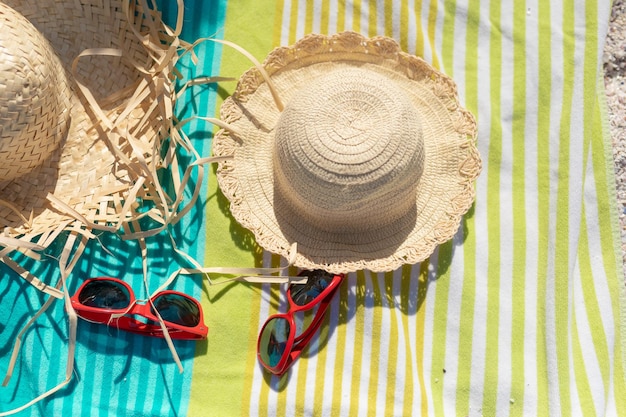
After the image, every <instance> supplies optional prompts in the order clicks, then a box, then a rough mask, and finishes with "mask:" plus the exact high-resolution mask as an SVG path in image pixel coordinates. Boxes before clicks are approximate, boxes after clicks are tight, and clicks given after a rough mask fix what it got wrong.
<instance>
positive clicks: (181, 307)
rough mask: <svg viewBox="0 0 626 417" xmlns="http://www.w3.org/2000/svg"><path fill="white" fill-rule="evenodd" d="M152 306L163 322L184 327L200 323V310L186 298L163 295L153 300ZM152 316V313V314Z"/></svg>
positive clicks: (175, 295) (176, 295)
mask: <svg viewBox="0 0 626 417" xmlns="http://www.w3.org/2000/svg"><path fill="white" fill-rule="evenodd" d="M153 302H154V306H155V307H156V309H157V311H158V312H159V314H160V315H161V317H162V318H163V320H165V321H169V322H170V323H175V324H179V325H181V326H186V327H195V326H197V325H198V324H199V323H200V309H199V308H198V305H197V304H196V303H195V302H193V301H192V300H191V299H189V298H188V297H183V296H182V295H179V294H163V295H159V296H158V297H157V298H155V299H154V300H153ZM152 313H153V314H154V311H153V312H152Z"/></svg>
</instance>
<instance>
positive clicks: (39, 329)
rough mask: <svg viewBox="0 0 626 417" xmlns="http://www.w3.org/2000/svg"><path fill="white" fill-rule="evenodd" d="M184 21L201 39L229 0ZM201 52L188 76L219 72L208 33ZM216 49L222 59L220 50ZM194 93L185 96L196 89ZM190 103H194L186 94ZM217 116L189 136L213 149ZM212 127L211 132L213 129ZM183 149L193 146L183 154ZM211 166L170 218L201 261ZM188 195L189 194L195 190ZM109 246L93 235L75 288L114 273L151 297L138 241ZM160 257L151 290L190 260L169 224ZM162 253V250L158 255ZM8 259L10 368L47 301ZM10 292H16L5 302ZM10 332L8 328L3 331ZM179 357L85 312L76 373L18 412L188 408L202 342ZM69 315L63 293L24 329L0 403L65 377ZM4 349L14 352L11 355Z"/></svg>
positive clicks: (157, 243) (205, 96)
mask: <svg viewBox="0 0 626 417" xmlns="http://www.w3.org/2000/svg"><path fill="white" fill-rule="evenodd" d="M185 9H186V14H185V26H184V28H183V33H182V36H181V37H182V38H183V39H185V40H187V41H193V40H195V39H196V38H198V37H207V36H211V35H214V34H216V33H218V34H219V33H220V32H221V29H222V27H223V24H224V23H223V22H224V12H225V9H226V7H225V1H222V0H220V1H215V2H210V3H209V2H205V1H202V0H186V1H185ZM159 10H161V11H162V12H163V16H164V19H165V20H166V21H168V22H174V21H175V17H176V16H175V15H176V1H174V0H161V1H160V2H159ZM196 51H197V53H198V56H199V57H201V60H200V61H199V62H198V65H197V66H196V67H195V68H193V66H191V65H189V60H188V59H186V60H183V61H182V62H180V64H179V66H178V67H179V68H180V70H181V72H183V74H184V76H185V77H186V78H189V77H193V76H202V75H216V74H218V72H219V64H220V62H219V57H220V56H221V48H220V47H219V45H214V44H213V43H210V42H207V43H205V44H203V45H202V46H200V47H199V48H198V49H196ZM214 57H215V59H214ZM193 92H194V93H196V94H195V95H194V103H195V105H194V106H191V105H179V106H178V107H177V109H176V112H177V116H178V117H179V118H184V117H189V116H191V115H200V116H206V115H210V116H213V115H214V114H215V105H216V90H215V88H198V89H194V91H193ZM189 97H190V96H187V97H184V99H188V98H189ZM185 104H188V103H185ZM211 130H212V127H211V126H204V124H203V123H196V124H195V125H194V124H193V123H192V124H191V125H190V126H188V128H187V131H188V132H191V131H193V132H203V133H200V134H195V135H194V136H192V137H191V139H192V141H193V143H194V146H195V147H196V149H197V151H198V152H199V153H200V154H201V155H203V156H208V154H209V152H210V132H211ZM205 131H206V132H208V133H206V132H205ZM182 156H185V155H184V154H183V155H182ZM210 170H211V167H207V168H206V169H205V179H204V181H205V184H204V187H203V192H202V194H201V196H200V198H199V202H200V203H198V204H197V206H196V207H194V208H193V210H192V211H191V212H190V214H189V215H188V216H187V217H186V218H185V219H183V221H182V222H181V223H180V224H179V225H176V226H174V227H173V228H172V233H173V235H174V236H175V237H176V241H177V244H178V245H179V248H180V249H181V250H183V251H186V252H187V253H188V254H190V255H191V256H192V257H194V258H195V259H196V260H198V262H200V263H203V255H204V253H205V244H206V243H205V239H204V234H203V233H201V234H199V235H198V234H196V231H197V230H204V227H205V225H204V221H203V219H204V216H202V215H198V213H203V211H204V206H203V202H204V201H205V200H206V198H207V196H206V189H207V187H206V178H207V177H208V175H209V173H210ZM189 195H190V194H189ZM100 240H101V241H102V244H103V246H104V247H105V248H106V249H107V250H108V251H110V252H112V253H114V256H111V255H109V254H108V253H106V252H105V251H104V250H102V248H101V247H100V244H99V243H98V242H96V241H93V242H90V243H89V245H88V248H87V250H86V252H85V254H84V258H83V259H82V261H81V262H80V263H79V265H77V267H76V269H75V270H74V272H73V274H72V275H71V276H70V277H69V280H68V285H69V291H70V293H72V294H73V292H74V291H75V290H76V289H77V288H78V286H79V285H80V284H81V283H82V281H83V280H84V279H85V278H87V277H91V276H98V275H110V276H115V277H120V278H122V279H125V280H127V281H128V282H129V283H130V285H131V287H132V288H133V290H134V291H135V294H136V296H137V297H138V298H145V297H146V292H145V290H144V284H143V277H142V268H141V258H140V252H139V248H138V246H137V244H136V243H135V242H122V241H121V240H120V239H119V238H117V237H113V236H109V235H101V236H100ZM148 245H149V252H150V253H151V254H152V256H153V259H151V260H150V261H149V266H148V271H149V284H150V287H151V288H150V290H154V289H156V287H157V286H158V285H160V284H161V283H162V282H163V281H164V280H165V279H166V278H167V276H168V275H169V274H170V273H171V272H172V271H173V270H175V269H177V268H178V267H179V263H181V264H183V265H185V263H184V261H183V260H182V259H179V258H178V257H177V255H176V254H175V253H174V251H173V249H172V247H171V243H170V239H169V237H168V236H167V235H166V234H161V235H159V236H156V237H155V238H151V239H150V240H149V242H148ZM157 255H158V256H157ZM5 268H6V267H5V266H4V265H0V274H1V276H2V277H3V279H2V280H0V306H2V309H0V313H1V314H2V315H3V316H4V317H5V318H7V317H12V318H11V320H10V321H7V322H5V321H4V320H3V321H2V322H1V324H2V326H3V327H2V328H1V329H0V330H1V331H2V341H3V343H6V346H5V345H1V346H0V358H2V365H3V367H2V371H4V370H5V369H6V368H5V364H6V363H8V356H9V355H10V352H11V348H12V337H11V335H12V336H13V337H14V336H15V335H17V332H19V330H20V328H21V326H22V325H23V324H24V323H25V322H26V320H28V318H29V317H30V316H31V315H32V314H34V312H36V311H37V310H38V309H39V307H40V306H41V305H42V304H43V301H44V300H43V299H42V298H41V295H40V294H39V293H37V292H36V291H34V290H33V289H32V288H31V287H30V286H29V285H28V284H26V283H25V282H24V281H23V280H20V279H17V278H14V277H13V275H14V274H13V273H12V272H8V271H7V269H5ZM34 268H35V269H36V272H37V274H38V275H40V276H42V277H43V278H44V279H45V280H46V282H52V283H54V282H55V280H56V279H58V273H57V271H55V270H54V268H52V267H51V263H49V262H42V263H41V265H39V264H37V265H35V266H34ZM201 287H202V283H201V278H200V277H192V278H180V279H178V280H177V281H176V282H174V284H173V288H174V289H176V290H179V291H183V292H186V293H188V294H192V295H194V296H195V297H196V298H198V299H199V298H200V294H201ZM7 300H11V302H10V303H8V304H7ZM5 332H6V333H5ZM174 344H175V346H176V349H177V351H178V354H179V355H180V357H181V360H182V363H183V366H184V373H182V374H180V373H179V372H178V368H177V366H176V364H175V363H174V361H173V359H172V356H171V353H170V351H169V349H168V348H167V345H166V343H165V342H164V341H163V340H161V339H156V338H150V337H144V336H139V335H133V334H130V333H126V332H123V331H118V330H116V329H113V328H108V327H106V326H102V325H96V324H92V323H88V322H86V321H83V320H79V323H78V341H77V346H76V356H75V374H74V379H73V381H72V382H71V383H70V385H69V386H68V387H66V388H65V389H63V390H62V391H61V393H60V394H56V395H54V396H52V397H49V398H48V399H46V400H44V401H42V402H40V403H39V404H37V405H35V406H33V407H30V408H28V409H26V410H24V411H23V412H22V413H18V414H17V416H31V415H32V416H41V415H80V416H85V415H91V416H111V415H167V416H169V415H186V414H187V410H188V403H189V395H190V388H191V379H192V369H193V360H194V356H195V349H196V345H197V344H196V343H195V342H187V341H174ZM67 348H68V346H67V318H66V314H65V311H64V306H63V302H62V301H58V302H56V303H55V304H54V305H53V306H52V307H51V308H50V310H49V312H48V313H47V314H45V315H43V316H42V317H41V318H40V319H39V321H38V323H37V326H36V330H34V331H33V329H31V330H30V331H29V332H28V333H27V334H26V336H25V340H24V348H23V350H22V356H21V357H20V359H19V360H18V362H17V365H16V369H15V372H14V376H13V379H12V380H11V383H10V385H9V387H7V388H3V389H2V398H1V399H0V411H5V410H9V409H13V408H15V407H19V406H21V405H23V404H25V403H26V402H28V401H29V400H31V399H32V398H34V397H36V396H37V395H39V394H41V393H43V392H44V391H45V390H48V389H50V388H52V387H54V386H56V385H57V384H58V383H59V382H61V381H63V380H64V378H65V367H66V357H67ZM4 358H7V359H6V360H5V359H4Z"/></svg>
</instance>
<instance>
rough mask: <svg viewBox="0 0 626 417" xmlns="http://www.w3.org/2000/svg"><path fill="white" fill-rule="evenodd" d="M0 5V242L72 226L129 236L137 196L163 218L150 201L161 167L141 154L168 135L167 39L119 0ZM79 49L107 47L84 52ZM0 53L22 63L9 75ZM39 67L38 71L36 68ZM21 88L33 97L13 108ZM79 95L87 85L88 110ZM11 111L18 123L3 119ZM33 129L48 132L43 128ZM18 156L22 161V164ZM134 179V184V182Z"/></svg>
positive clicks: (24, 0) (31, 0) (22, 0)
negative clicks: (0, 232) (0, 164)
mask: <svg viewBox="0 0 626 417" xmlns="http://www.w3.org/2000/svg"><path fill="white" fill-rule="evenodd" d="M0 6H1V8H0V32H1V33H2V34H1V35H0V39H1V42H2V44H1V45H0V50H1V51H2V52H1V53H2V54H4V55H3V56H2V60H3V67H2V74H1V75H2V80H1V81H0V84H1V85H0V86H1V87H2V92H1V94H2V97H1V98H2V102H3V104H2V106H3V107H2V108H1V110H0V111H1V112H2V113H1V114H0V116H1V120H0V123H2V132H3V133H2V135H3V136H2V142H0V154H1V155H2V159H3V163H4V161H6V160H9V161H18V162H15V164H13V165H12V164H11V163H9V164H8V165H7V166H5V167H3V171H0V227H1V228H2V229H3V236H4V238H5V239H4V241H2V240H1V239H2V237H0V244H4V245H5V246H6V247H7V248H9V249H17V250H20V247H21V246H20V245H21V243H20V242H29V241H33V240H34V239H35V238H37V241H38V242H39V243H40V245H42V246H45V245H47V244H49V243H50V240H49V239H48V238H47V237H49V236H53V235H55V234H57V233H58V232H59V231H60V230H63V229H68V228H70V227H76V226H78V227H79V228H82V227H84V226H87V228H88V229H103V230H110V231H116V230H120V229H121V230H123V231H124V232H125V233H129V231H130V229H128V230H125V227H126V226H127V225H129V224H130V223H131V222H133V221H134V220H136V219H137V218H139V217H140V216H145V215H146V212H147V211H148V209H146V208H143V209H142V208H141V204H137V203H136V202H141V201H145V200H154V201H156V203H155V204H154V206H155V207H156V208H155V211H159V212H160V213H167V212H168V210H167V207H161V206H160V205H159V204H160V203H159V198H154V196H155V195H157V194H159V191H157V190H159V187H160V186H159V185H158V180H157V178H156V171H157V169H159V168H161V167H164V166H167V163H166V162H163V161H161V160H160V159H158V158H157V159H154V158H152V156H153V155H155V154H158V153H157V151H156V150H157V149H161V147H162V140H164V138H165V137H167V136H169V131H167V125H165V122H166V121H167V120H166V119H167V115H168V114H170V115H171V105H172V101H173V100H172V99H171V98H168V94H170V93H171V92H170V91H169V90H170V89H171V88H170V84H171V80H170V79H169V78H168V77H169V73H168V72H167V70H168V69H170V68H172V66H173V65H174V64H175V59H172V58H171V57H170V61H171V62H168V63H167V65H165V64H163V65H161V64H162V62H157V64H156V65H155V64H154V62H155V61H157V60H158V59H160V58H161V56H160V55H159V53H160V52H161V50H162V53H163V54H165V53H166V51H167V50H168V48H169V47H170V46H171V45H170V42H169V39H168V38H167V37H166V36H165V35H163V33H159V32H157V31H156V30H155V27H156V26H155V22H157V19H153V18H152V17H151V15H150V13H151V11H147V12H146V11H143V10H142V9H141V6H140V4H136V3H135V1H121V0H104V1H102V0H78V1H38V0H5V1H4V4H1V5H0ZM19 15H22V16H23V18H18V17H19ZM148 17H150V19H147V18H148ZM129 20H130V21H129ZM147 20H150V22H148V23H149V24H151V25H152V26H150V25H146V22H147ZM159 24H160V22H159ZM157 29H160V28H157ZM140 37H141V39H140ZM155 39H156V41H155ZM140 40H141V41H144V44H142V42H141V41H140ZM155 45H156V46H155ZM89 48H108V49H107V51H112V50H115V51H118V52H116V53H113V54H111V53H110V52H102V51H105V49H100V50H97V51H96V52H93V53H87V54H84V52H85V51H86V50H88V49H89ZM149 48H152V49H149ZM81 54H83V55H84V56H82V57H80V59H78V60H77V62H76V63H75V62H74V60H75V59H77V57H79V55H81ZM8 55H12V56H14V57H18V58H19V59H21V60H22V61H30V62H26V64H23V68H21V69H19V70H18V69H16V68H15V67H14V65H13V64H12V62H13V61H15V59H14V60H13V61H12V59H11V57H10V56H8ZM55 55H56V56H58V59H56V58H55ZM115 55H119V56H115ZM42 62H43V63H44V65H42V64H41V63H42ZM45 63H47V65H45ZM73 64H75V65H73ZM59 66H60V67H62V68H61V69H57V67H59ZM157 66H160V67H159V68H157V69H155V68H156V67H157ZM12 67H13V68H12ZM40 68H45V69H47V73H38V72H37V69H40ZM22 70H26V71H34V72H30V73H29V74H27V77H30V79H34V78H37V80H36V83H35V82H33V83H31V85H30V86H28V85H25V84H22V85H20V82H21V80H22V79H23V76H24V75H23V74H22V72H21V71H22ZM42 71H44V72H45V70H42ZM55 73H56V74H55ZM45 77H48V79H46V78H45ZM55 77H56V78H55ZM15 83H17V84H18V85H17V87H16V86H15ZM80 86H82V87H80ZM20 88H22V89H23V91H20ZM81 88H82V90H81ZM29 89H30V93H31V96H33V99H32V100H33V101H32V102H31V103H29V104H28V106H26V107H24V106H23V107H21V108H17V109H15V108H14V107H15V106H13V102H15V101H16V100H15V99H14V98H13V97H15V96H19V95H22V96H24V97H26V94H25V92H28V91H26V90H29ZM35 89H37V90H36V91H35ZM57 89H61V91H56V90H57ZM81 91H89V92H90V93H91V94H92V95H93V98H92V101H93V102H96V103H98V105H97V106H94V105H93V102H90V101H89V99H87V98H86V95H85V94H84V93H82V94H81ZM139 92H141V95H139V98H137V95H138V93H139ZM133 94H134V95H133ZM37 95H39V96H40V97H39V98H37V97H35V96H37ZM131 99H132V100H131ZM37 100H38V102H35V101H37ZM7 103H8V105H7ZM129 103H131V104H129ZM34 105H36V106H37V109H36V110H35V109H33V108H32V107H33V106H34ZM7 106H8V107H7ZM12 106H13V107H12ZM15 113H17V114H18V116H17V117H18V119H17V120H18V121H17V122H11V121H10V120H11V116H12V115H15ZM103 115H105V117H103ZM104 119H107V120H104ZM16 124H17V125H16ZM22 124H23V125H24V126H22ZM42 125H43V126H46V129H48V130H49V131H50V130H52V131H55V130H56V134H55V133H52V132H51V133H45V132H44V131H42V130H41V129H42ZM164 126H165V127H164ZM15 128H19V129H22V131H25V130H24V129H26V128H29V129H35V131H36V133H32V134H30V136H28V134H26V133H24V132H21V133H18V132H16V131H15V130H11V129H15ZM59 133H60V134H59ZM35 140H38V141H39V142H34V141H35ZM44 142H45V146H44V145H43V143H44ZM48 145H50V146H48ZM50 148H52V150H50ZM24 153H26V154H29V155H30V156H29V158H30V159H32V160H33V161H34V162H33V163H32V164H31V163H29V164H26V163H25V162H24V158H23V157H22V155H23V154H24ZM7 167H8V171H10V172H6V171H7V169H6V168H7ZM18 168H19V171H18ZM26 171H28V173H24V172H26ZM140 178H141V182H142V184H143V185H142V186H137V180H138V179H140ZM133 187H134V188H133ZM159 197H161V200H163V199H164V198H163V197H164V196H163V195H160V196H159ZM140 211H143V214H142V213H140ZM154 217H163V215H160V216H158V215H155V216H154ZM16 239H17V240H16ZM6 242H9V243H6ZM0 248H1V247H0ZM5 253H6V251H5Z"/></svg>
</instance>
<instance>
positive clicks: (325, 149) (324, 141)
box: [273, 68, 424, 232]
mask: <svg viewBox="0 0 626 417" xmlns="http://www.w3.org/2000/svg"><path fill="white" fill-rule="evenodd" d="M385 81H386V80H385V79H384V77H382V76H381V75H379V74H376V73H365V74H364V73H363V72H362V71H359V70H356V69H351V68H347V69H344V70H342V71H335V72H333V73H331V74H329V75H328V76H327V77H323V78H322V79H319V80H316V81H314V82H312V83H311V84H310V85H307V86H305V87H303V88H302V90H300V91H298V92H297V93H296V94H295V95H294V97H293V98H292V99H291V100H290V101H289V103H288V105H287V106H286V108H285V110H284V111H283V112H282V114H281V116H280V119H279V121H278V124H277V127H276V140H275V142H274V157H273V160H274V172H275V180H276V185H277V191H276V192H277V193H278V194H280V196H281V198H283V199H285V200H287V201H288V202H289V204H290V205H291V206H292V207H293V208H294V209H295V210H297V211H298V212H299V213H301V216H302V217H303V218H304V219H305V220H306V221H307V222H308V223H310V224H313V225H316V226H317V227H319V229H320V230H324V231H345V232H366V231H368V230H369V229H371V228H378V227H381V226H384V225H385V224H387V223H391V222H393V221H395V220H397V219H399V218H400V217H402V216H403V215H405V214H406V213H407V211H408V210H409V209H410V207H411V206H413V205H414V204H415V203H414V200H415V181H417V179H419V177H420V175H421V173H422V169H423V164H424V151H423V138H422V130H421V126H420V118H419V115H418V114H417V112H416V111H415V109H414V108H413V106H412V105H411V102H410V101H409V100H408V98H407V97H406V95H405V94H404V92H403V91H401V90H400V89H398V88H396V87H394V86H393V85H391V86H387V85H386V84H387V83H386V82H385ZM381 212H384V213H385V215H384V216H381V215H380V213H381Z"/></svg>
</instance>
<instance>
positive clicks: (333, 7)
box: [323, 0, 339, 33]
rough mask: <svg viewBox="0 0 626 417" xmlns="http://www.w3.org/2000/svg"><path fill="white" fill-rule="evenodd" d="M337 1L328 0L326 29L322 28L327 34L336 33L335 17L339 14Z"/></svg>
mask: <svg viewBox="0 0 626 417" xmlns="http://www.w3.org/2000/svg"><path fill="white" fill-rule="evenodd" d="M337 2H338V0H330V2H329V4H328V27H327V28H323V29H326V31H327V33H336V32H338V29H337V17H338V14H339V5H338V4H337Z"/></svg>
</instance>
